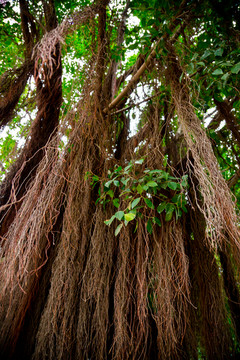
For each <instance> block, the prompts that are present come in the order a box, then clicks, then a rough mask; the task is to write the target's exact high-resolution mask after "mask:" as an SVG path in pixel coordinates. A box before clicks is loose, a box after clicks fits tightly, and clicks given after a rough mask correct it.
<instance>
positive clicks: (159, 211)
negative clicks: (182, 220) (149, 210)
mask: <svg viewBox="0 0 240 360" xmlns="http://www.w3.org/2000/svg"><path fill="white" fill-rule="evenodd" d="M166 206H167V203H166V202H165V201H164V202H162V203H161V204H160V205H158V207H157V212H158V213H159V214H161V212H163V211H164V210H165V208H166Z"/></svg>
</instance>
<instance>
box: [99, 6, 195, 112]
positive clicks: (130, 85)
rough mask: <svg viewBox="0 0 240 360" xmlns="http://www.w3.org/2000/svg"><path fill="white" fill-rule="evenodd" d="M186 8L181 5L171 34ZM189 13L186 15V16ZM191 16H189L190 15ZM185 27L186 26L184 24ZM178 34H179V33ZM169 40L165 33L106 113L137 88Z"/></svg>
mask: <svg viewBox="0 0 240 360" xmlns="http://www.w3.org/2000/svg"><path fill="white" fill-rule="evenodd" d="M185 6H186V1H183V2H182V4H181V5H180V10H179V12H178V14H177V15H176V17H175V18H174V19H173V21H172V22H171V24H170V26H169V30H170V32H172V31H173V30H174V29H175V28H176V26H177V25H178V24H179V23H180V21H181V20H182V19H181V20H180V14H182V13H183V9H184V7H185ZM186 14H188V13H185V15H186ZM188 15H189V14H188ZM182 17H183V16H182ZM184 25H185V24H184ZM177 33H179V32H178V31H177ZM168 38H169V34H168V33H165V34H164V35H163V36H161V38H160V39H159V40H158V41H157V43H156V44H155V45H154V47H153V49H152V50H151V52H150V55H149V56H148V58H147V60H146V61H145V62H144V63H143V64H142V66H141V67H140V68H139V69H138V71H137V72H136V74H135V75H134V76H133V77H132V78H131V80H130V81H129V83H128V84H127V86H126V87H125V88H124V89H123V90H122V91H121V93H120V94H119V95H118V96H117V97H116V98H115V99H114V100H113V101H112V102H111V103H110V104H109V105H108V107H107V108H105V109H104V112H105V113H106V112H107V111H109V110H111V109H113V108H114V107H116V106H118V105H119V104H120V102H121V101H122V100H123V99H124V98H125V97H128V96H129V94H130V93H131V92H132V90H133V89H134V88H135V87H136V85H137V83H138V82H139V80H140V78H141V76H142V75H143V73H144V72H145V71H146V70H147V69H148V68H149V67H150V65H151V63H152V61H153V59H154V58H155V57H156V55H157V47H158V45H159V44H160V42H162V41H163V40H167V39H168ZM172 38H173V39H174V40H176V37H175V35H173V36H172ZM162 51H163V48H161V49H160V50H159V51H158V55H159V54H160V53H161V52H162Z"/></svg>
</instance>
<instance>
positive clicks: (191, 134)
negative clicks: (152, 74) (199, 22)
mask: <svg viewBox="0 0 240 360" xmlns="http://www.w3.org/2000/svg"><path fill="white" fill-rule="evenodd" d="M167 47H168V50H169V61H168V69H167V78H168V79H169V81H170V85H171V91H172V97H173V99H174V102H175V108H176V112H177V115H178V120H179V124H180V126H181V130H182V132H183V135H184V138H185V141H186V143H187V147H188V151H190V152H191V156H192V158H193V161H191V160H190V157H189V158H188V168H189V173H190V176H193V177H195V178H196V179H197V181H198V183H199V188H200V192H201V199H202V200H201V201H200V202H199V200H198V199H196V200H197V202H196V204H197V206H198V207H199V209H200V210H201V211H202V213H203V215H204V217H205V221H206V236H207V237H206V238H207V241H208V242H209V245H210V246H211V247H212V248H215V249H216V248H217V246H221V245H222V242H223V241H226V237H225V233H226V234H227V236H228V239H229V241H230V243H231V246H232V247H233V249H234V253H235V256H236V260H237V261H238V264H239V253H240V245H239V235H240V234H239V228H238V227H237V223H238V221H237V215H236V211H235V206H234V203H233V201H232V195H231V193H230V190H229V188H228V186H227V183H226V181H225V180H224V179H223V176H222V174H221V172H220V169H219V165H218V163H217V160H216V157H215V155H214V152H213V149H212V146H211V142H210V140H209V139H208V137H207V135H206V132H205V130H204V129H203V128H202V127H201V122H200V120H199V119H198V118H197V116H196V114H195V111H194V107H193V105H192V103H191V100H190V92H189V91H190V90H189V84H188V79H187V75H186V74H185V73H184V71H183V69H182V68H181V65H180V63H179V60H178V59H177V57H176V54H175V50H174V49H173V47H172V46H171V45H170V44H168V45H167ZM182 74H183V75H184V76H182V80H181V81H180V77H181V75H182ZM192 169H194V170H192ZM195 193H197V189H195ZM200 203H201V205H200Z"/></svg>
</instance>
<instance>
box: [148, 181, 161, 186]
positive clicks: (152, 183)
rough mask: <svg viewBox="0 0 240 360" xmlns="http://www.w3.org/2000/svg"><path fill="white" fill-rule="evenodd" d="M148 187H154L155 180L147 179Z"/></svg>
mask: <svg viewBox="0 0 240 360" xmlns="http://www.w3.org/2000/svg"><path fill="white" fill-rule="evenodd" d="M146 185H147V186H148V187H155V186H158V184H157V183H156V182H155V181H148V182H147V184H146Z"/></svg>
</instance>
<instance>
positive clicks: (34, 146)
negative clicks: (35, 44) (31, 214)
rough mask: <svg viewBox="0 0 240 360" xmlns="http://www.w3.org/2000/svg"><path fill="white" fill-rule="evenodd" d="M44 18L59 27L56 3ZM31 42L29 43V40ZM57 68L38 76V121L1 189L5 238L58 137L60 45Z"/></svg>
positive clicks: (56, 52) (0, 233) (1, 231)
mask: <svg viewBox="0 0 240 360" xmlns="http://www.w3.org/2000/svg"><path fill="white" fill-rule="evenodd" d="M44 9H45V14H46V15H45V17H46V24H47V29H48V31H50V30H52V29H54V28H55V27H56V26H57V18H56V14H55V10H54V7H53V3H52V2H50V3H49V4H48V5H45V7H44ZM29 41H30V40H29ZM52 56H53V58H54V60H55V61H54V67H53V72H52V74H49V73H48V70H46V73H45V78H44V79H42V78H41V77H40V74H38V69H35V72H37V74H35V75H36V86H37V107H38V112H37V116H36V119H35V120H34V122H33V124H32V125H31V129H30V133H29V137H28V140H27V143H26V145H25V147H24V148H23V150H22V152H21V154H20V155H19V157H18V159H17V160H16V162H15V163H14V164H13V166H12V167H11V169H10V171H9V173H8V174H7V175H6V178H5V179H4V181H3V182H2V184H1V187H0V206H4V205H6V206H5V207H3V209H2V210H3V211H2V213H1V219H2V220H1V228H0V236H1V237H3V236H4V234H5V233H6V232H7V230H8V228H9V226H10V224H11V223H12V221H13V219H14V217H15V215H16V212H17V210H18V209H19V207H20V205H21V199H22V197H23V196H24V194H25V193H26V191H27V188H28V185H29V183H30V182H31V180H32V179H33V178H34V176H35V173H36V170H37V167H38V164H39V162H40V161H41V159H42V158H43V156H44V147H45V145H46V144H47V143H48V142H49V141H50V140H51V138H52V137H53V136H54V135H55V134H56V133H57V128H58V121H59V113H60V106H61V102H62V87H61V81H62V78H61V77H62V65H61V50H60V45H59V44H57V45H56V47H55V49H54V55H52Z"/></svg>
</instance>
